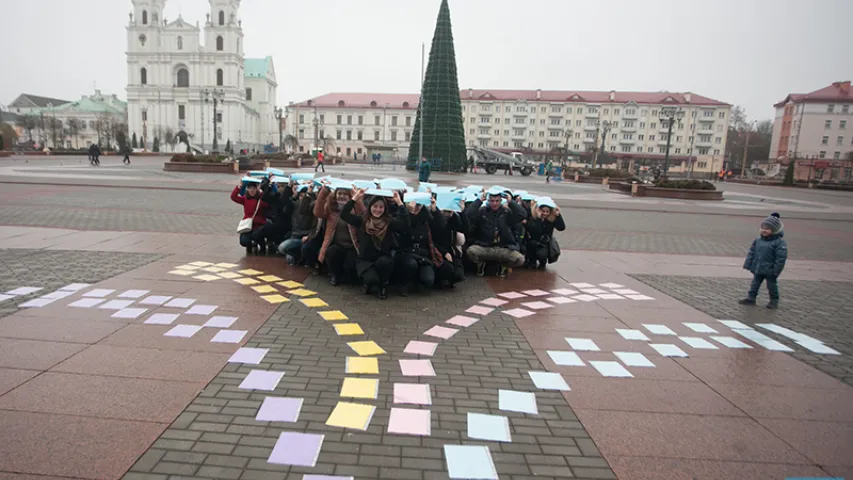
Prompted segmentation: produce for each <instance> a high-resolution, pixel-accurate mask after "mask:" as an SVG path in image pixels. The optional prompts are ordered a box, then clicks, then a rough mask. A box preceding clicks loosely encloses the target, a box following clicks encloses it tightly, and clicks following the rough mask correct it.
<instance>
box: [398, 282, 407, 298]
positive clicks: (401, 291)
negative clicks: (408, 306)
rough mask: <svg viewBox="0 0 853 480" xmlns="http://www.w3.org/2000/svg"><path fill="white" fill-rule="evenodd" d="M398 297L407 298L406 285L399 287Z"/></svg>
mask: <svg viewBox="0 0 853 480" xmlns="http://www.w3.org/2000/svg"><path fill="white" fill-rule="evenodd" d="M400 296H401V297H408V296H409V285H408V284H407V283H404V284H403V285H401V286H400Z"/></svg>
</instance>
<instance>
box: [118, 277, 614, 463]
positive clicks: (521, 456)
mask: <svg viewBox="0 0 853 480" xmlns="http://www.w3.org/2000/svg"><path fill="white" fill-rule="evenodd" d="M306 288H309V289H311V290H315V291H317V292H319V293H318V297H320V298H322V299H323V300H325V301H327V302H328V303H329V304H330V305H331V306H332V307H333V308H336V306H341V308H342V310H343V311H344V313H345V314H347V315H348V316H349V317H350V319H351V320H352V321H355V322H358V323H359V324H360V325H361V327H362V328H363V329H364V331H365V332H367V338H368V339H370V340H375V341H376V342H378V343H379V344H380V345H381V346H382V347H383V348H384V349H385V350H386V351H387V352H388V354H387V355H382V356H380V360H379V365H380V375H379V395H378V399H377V400H376V401H375V402H373V401H367V402H368V403H371V404H375V405H376V406H377V407H378V408H377V411H376V413H375V415H374V417H373V420H372V421H371V422H370V426H369V428H368V429H367V431H365V432H358V431H354V430H342V429H340V428H336V427H329V426H326V425H325V423H324V422H325V421H326V418H327V417H328V416H329V413H330V412H331V411H332V408H333V407H334V406H335V404H336V403H337V401H338V393H337V392H338V390H340V385H341V381H342V380H343V378H344V362H345V358H346V357H347V356H351V355H353V353H352V351H351V350H350V349H349V348H348V347H347V346H346V345H345V341H346V339H345V337H337V336H335V335H334V333H333V330H332V328H331V326H330V324H329V322H325V321H324V320H322V319H321V318H320V317H319V316H318V315H317V314H316V311H311V310H310V309H308V308H306V307H303V306H301V305H299V304H298V303H296V302H291V303H286V304H282V306H280V307H279V308H278V310H277V311H276V312H275V314H273V315H272V317H270V319H269V320H268V321H267V323H266V324H264V325H263V326H262V327H261V328H260V329H259V330H258V332H257V333H256V334H255V335H254V336H253V337H252V338H250V339H249V340H248V342H247V343H246V346H249V347H262V348H269V349H270V353H269V354H268V355H267V357H265V359H264V361H263V362H262V363H261V364H260V365H258V366H254V365H251V366H250V365H240V364H231V365H228V366H227V367H225V369H223V371H222V372H221V373H220V374H219V375H218V376H217V377H216V378H215V379H214V380H213V381H212V382H211V384H210V385H209V386H208V387H207V388H206V389H205V391H204V392H202V393H201V394H200V395H199V397H198V398H196V399H195V400H194V401H193V403H192V404H191V405H190V406H189V407H188V408H187V410H186V411H185V412H184V413H183V414H182V415H181V416H180V417H179V418H178V419H177V420H176V421H175V422H174V423H173V424H172V425H171V426H170V427H169V428H168V429H167V430H166V431H165V432H164V433H163V435H162V436H161V437H160V439H158V440H157V441H156V442H155V443H154V445H153V446H152V448H151V449H150V450H149V451H148V452H147V453H146V454H145V455H144V456H143V457H142V458H140V460H139V461H138V462H137V463H136V464H135V465H134V466H133V467H132V468H131V469H130V473H128V474H127V475H126V476H125V479H127V480H143V479H146V480H160V479H166V478H167V476H168V475H184V476H193V477H210V478H240V479H273V478H287V479H297V478H298V479H301V478H302V474H303V473H315V474H328V475H332V474H334V475H353V476H355V478H359V479H366V478H382V479H410V478H411V479H446V478H448V474H447V469H446V464H445V461H444V459H443V455H442V447H443V446H444V445H445V444H461V443H464V444H482V445H488V446H489V447H490V448H491V451H492V456H493V459H494V462H495V465H496V467H497V471H498V473H499V474H500V476H501V478H506V479H519V480H520V479H532V478H536V479H549V478H570V477H571V478H589V479H592V478H599V479H601V478H605V479H606V478H615V477H614V475H613V473H612V471H611V470H610V469H609V467H608V465H607V462H606V461H605V460H604V459H603V458H601V454H600V453H599V452H598V450H597V448H596V447H595V445H594V443H593V441H592V440H591V439H590V438H589V435H588V434H587V433H586V431H585V430H584V429H583V426H582V425H581V424H580V423H579V422H578V420H577V417H576V416H575V415H574V413H573V411H572V410H571V408H570V407H569V406H568V405H567V404H566V401H565V399H564V398H563V397H562V396H561V395H560V393H559V392H553V391H552V392H548V391H541V390H539V391H537V393H536V396H537V403H538V405H539V415H536V416H530V415H525V414H514V413H511V412H506V411H502V410H499V409H498V389H515V390H523V391H531V390H532V389H533V385H532V383H531V381H530V380H529V378H528V376H527V372H528V371H530V370H542V369H543V367H542V364H541V362H540V361H539V359H538V358H537V356H536V355H535V354H534V352H533V351H532V349H531V348H530V346H529V345H528V344H527V342H526V341H525V339H524V336H523V335H522V334H521V333H520V332H519V330H518V328H517V327H516V326H515V323H514V322H513V320H512V319H511V318H510V317H508V316H505V315H501V316H498V315H491V316H488V317H485V318H484V319H482V320H480V321H479V322H478V323H477V324H475V325H474V326H472V327H470V328H468V329H465V330H464V331H463V332H460V333H459V334H458V335H456V336H454V337H453V338H451V339H450V340H445V341H443V342H442V343H441V344H440V346H439V348H438V350H437V352H436V354H435V356H433V357H432V361H433V364H434V366H435V371H436V375H437V376H435V377H421V383H425V382H427V381H428V383H429V384H430V385H431V386H432V397H433V398H432V406H431V407H427V408H429V409H430V410H431V411H432V412H433V414H432V425H433V428H432V434H431V435H430V436H427V437H417V436H405V435H394V434H389V433H387V432H386V430H387V426H388V420H389V411H390V408H391V406H392V405H393V399H392V385H393V383H394V382H413V381H414V382H417V379H416V377H406V376H403V375H402V374H401V373H399V367H398V366H397V360H398V359H400V358H404V357H403V349H404V347H405V345H406V343H407V342H408V341H409V340H412V339H415V338H418V337H419V335H421V334H422V333H423V332H424V331H425V330H427V329H428V328H429V327H431V326H433V325H434V324H436V323H437V322H440V321H443V320H444V319H446V318H450V317H451V316H453V315H456V314H459V313H461V312H462V311H463V310H464V309H465V308H468V307H470V306H471V305H473V304H475V303H476V302H478V301H479V300H482V299H483V298H486V297H488V296H489V295H490V294H491V293H490V289H489V288H488V286H487V284H486V283H485V282H483V281H482V280H480V279H474V280H472V281H469V282H465V283H464V284H461V285H460V286H459V287H458V288H457V289H456V290H454V291H452V292H442V293H441V294H426V295H423V296H420V295H413V296H412V297H409V298H400V297H396V296H392V298H391V299H389V300H388V301H386V302H378V301H376V300H375V299H374V298H372V297H365V296H363V295H361V293H360V292H358V293H357V292H356V291H355V289H353V288H346V287H344V288H340V287H339V288H333V287H330V286H329V285H328V283H326V281H325V279H324V278H319V277H312V278H310V279H309V280H307V281H306ZM358 339H359V340H361V339H363V338H362V337H358ZM410 358H411V357H410ZM253 368H261V369H273V370H284V371H285V372H286V374H285V376H284V378H283V380H282V381H281V383H279V385H278V387H277V389H276V391H275V392H274V393H275V394H277V395H286V396H289V397H299V398H305V404H304V405H303V408H302V413H301V414H300V417H299V421H298V422H296V423H293V424H287V426H286V429H287V430H297V431H309V432H315V433H323V434H325V436H326V437H325V441H324V443H323V448H322V451H321V453H320V456H319V460H318V463H317V467H316V468H307V469H306V468H298V467H286V466H278V465H274V464H270V463H267V458H268V457H269V455H270V452H271V451H272V447H273V445H274V444H275V441H276V438H277V437H278V435H279V434H280V433H281V431H282V428H280V427H278V426H273V425H271V424H268V423H265V422H257V421H255V414H256V412H257V408H258V407H259V406H260V404H261V402H262V400H263V398H264V397H265V396H266V395H264V394H262V393H260V392H249V391H246V390H240V389H238V388H237V385H238V384H239V383H240V381H241V380H242V379H243V377H244V376H245V374H246V373H248V372H249V371H250V370H252V369H253ZM413 379H414V380H413ZM467 412H479V413H491V414H496V415H505V416H508V417H509V418H510V423H511V424H512V429H513V436H512V442H511V443H499V442H483V441H477V440H470V439H468V438H467V436H466V435H465V433H464V432H465V428H466V413H467ZM170 478H176V477H170Z"/></svg>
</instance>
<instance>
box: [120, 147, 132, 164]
mask: <svg viewBox="0 0 853 480" xmlns="http://www.w3.org/2000/svg"><path fill="white" fill-rule="evenodd" d="M121 152H122V153H123V154H124V160H122V162H123V163H124V164H125V165H130V147H128V146H127V145H124V146H123V147H121Z"/></svg>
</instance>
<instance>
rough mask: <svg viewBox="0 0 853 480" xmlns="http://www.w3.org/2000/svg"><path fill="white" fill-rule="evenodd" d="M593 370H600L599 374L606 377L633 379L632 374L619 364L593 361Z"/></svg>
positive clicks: (591, 362) (591, 363)
mask: <svg viewBox="0 0 853 480" xmlns="http://www.w3.org/2000/svg"><path fill="white" fill-rule="evenodd" d="M589 364H590V365H592V368H594V369H596V370H598V373H600V374H602V375H603V376H605V377H633V375H631V372H629V371H628V370H626V369H625V367H623V366H622V364H621V363H619V362H603V361H595V360H591V361H590V362H589Z"/></svg>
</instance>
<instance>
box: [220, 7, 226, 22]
mask: <svg viewBox="0 0 853 480" xmlns="http://www.w3.org/2000/svg"><path fill="white" fill-rule="evenodd" d="M219 24H220V25H225V12H223V11H222V10H220V11H219Z"/></svg>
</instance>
